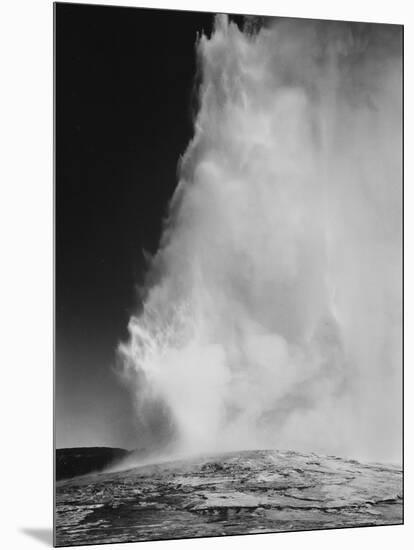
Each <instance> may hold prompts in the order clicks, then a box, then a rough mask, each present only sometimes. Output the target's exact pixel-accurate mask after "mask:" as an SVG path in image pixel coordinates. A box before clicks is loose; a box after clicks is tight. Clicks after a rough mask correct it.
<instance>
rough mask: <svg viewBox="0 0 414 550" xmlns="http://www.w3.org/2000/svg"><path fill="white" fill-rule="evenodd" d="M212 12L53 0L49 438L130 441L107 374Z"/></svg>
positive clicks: (171, 174)
mask: <svg viewBox="0 0 414 550" xmlns="http://www.w3.org/2000/svg"><path fill="white" fill-rule="evenodd" d="M212 22H213V17H212V15H211V14H200V13H188V12H173V11H160V10H143V9H136V8H118V7H116V8H114V7H104V6H82V5H76V4H57V5H56V428H57V432H56V444H57V446H58V447H62V446H77V445H114V446H115V445H118V446H128V447H135V446H137V445H139V441H138V440H139V434H137V433H136V432H135V429H134V419H133V411H132V404H131V400H130V398H129V396H128V393H127V391H126V390H125V388H123V387H122V386H121V384H120V383H119V381H118V380H117V377H116V375H115V374H114V372H113V370H112V366H113V365H114V362H115V348H116V345H117V343H118V341H119V340H120V339H124V338H126V336H127V332H126V326H127V323H128V319H129V315H130V313H131V312H132V311H133V310H134V308H135V307H136V305H137V298H136V295H135V292H136V291H135V286H136V284H137V283H139V282H140V281H142V277H143V273H144V257H143V254H142V249H146V250H149V251H151V252H154V251H155V250H156V248H157V244H158V240H159V237H160V231H161V226H162V219H163V216H164V215H165V213H166V209H167V205H168V201H169V199H170V198H171V196H172V193H173V191H174V189H175V186H176V184H177V162H178V159H179V157H180V155H181V154H182V153H183V152H184V151H185V148H186V146H187V144H188V141H189V139H191V136H192V113H193V109H194V107H195V100H194V98H195V93H194V90H195V89H194V77H195V72H196V59H195V50H194V45H195V40H196V35H197V32H200V31H202V30H204V31H205V32H207V33H208V34H209V33H210V31H211V26H212Z"/></svg>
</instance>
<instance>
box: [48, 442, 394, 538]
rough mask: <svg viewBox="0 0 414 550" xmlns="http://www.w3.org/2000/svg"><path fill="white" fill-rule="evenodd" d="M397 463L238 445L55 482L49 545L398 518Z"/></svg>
mask: <svg viewBox="0 0 414 550" xmlns="http://www.w3.org/2000/svg"><path fill="white" fill-rule="evenodd" d="M402 512H403V499H402V473H401V470H400V469H398V468H397V467H391V466H384V465H381V464H363V463H359V462H357V461H354V460H344V459H341V458H338V457H333V456H329V457H325V456H320V455H315V454H301V453H296V452H282V451H244V452H237V453H226V454H223V455H220V456H217V455H216V456H213V457H203V458H197V459H188V460H180V461H174V462H167V463H162V464H158V465H151V466H141V467H136V468H133V469H129V470H125V471H120V472H113V473H97V474H89V475H86V476H82V477H77V478H73V479H70V480H65V481H59V482H57V484H56V544H57V545H58V546H70V545H77V544H92V543H95V544H96V543H102V542H125V541H142V540H154V539H169V538H184V537H202V536H218V535H234V534H246V533H266V532H275V531H297V530H304V529H326V528H333V527H351V526H368V525H384V524H400V523H402Z"/></svg>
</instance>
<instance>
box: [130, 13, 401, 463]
mask: <svg viewBox="0 0 414 550" xmlns="http://www.w3.org/2000/svg"><path fill="white" fill-rule="evenodd" d="M254 26H255V25H252V24H251V23H249V24H247V25H246V27H245V30H244V31H241V30H239V28H238V27H237V26H236V25H235V24H234V23H231V22H229V21H228V19H227V17H225V16H219V17H217V19H216V23H215V28H214V31H213V33H212V36H211V37H210V38H208V37H206V36H201V37H200V38H199V40H198V42H197V55H198V60H199V69H200V87H199V110H198V113H197V116H196V119H195V122H194V137H193V139H192V141H191V142H190V144H189V146H188V148H187V151H186V152H185V154H184V156H183V158H182V159H181V162H180V180H179V184H178V186H177V189H176V192H175V194H174V196H173V199H172V201H171V205H170V210H169V216H168V219H167V220H166V223H165V229H164V233H163V236H162V239H161V243H160V247H159V250H158V252H157V253H156V254H155V256H154V257H153V258H152V260H151V265H150V269H149V273H148V277H147V283H146V287H145V300H144V303H143V306H142V311H141V310H140V312H139V313H138V314H137V316H136V317H132V318H131V320H130V323H129V332H130V338H129V341H128V342H127V343H123V344H121V345H120V346H119V353H120V355H121V358H122V363H123V370H122V375H123V376H124V377H125V379H126V380H127V381H128V384H129V387H130V388H131V390H132V391H133V393H134V396H135V401H136V406H137V415H138V421H139V422H140V425H141V430H142V432H143V433H144V432H145V431H146V437H147V438H148V437H154V438H155V439H158V440H159V441H158V443H160V444H161V443H165V444H166V445H167V444H168V445H169V449H174V450H175V451H180V452H184V453H185V452H189V453H190V452H196V451H207V450H208V451H216V450H217V451H218V450H223V449H249V448H250V449H251V448H260V447H261V448H263V447H267V448H279V449H280V448H290V449H298V450H304V451H315V452H320V453H331V454H341V455H347V456H356V457H358V458H365V459H373V460H393V461H399V460H400V459H401V406H400V404H401V371H402V367H401V231H402V226H401V209H402V200H401V184H402V183H401V179H402V178H401V150H402V144H401V71H402V68H401V30H400V28H399V27H394V26H382V25H372V26H371V25H366V24H354V23H350V24H347V23H337V22H332V23H328V22H326V21H325V22H323V23H322V22H318V21H307V20H303V21H301V20H269V21H268V22H266V23H265V24H264V25H262V26H261V28H260V29H259V28H256V29H253V27H254ZM167 93H168V92H167Z"/></svg>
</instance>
